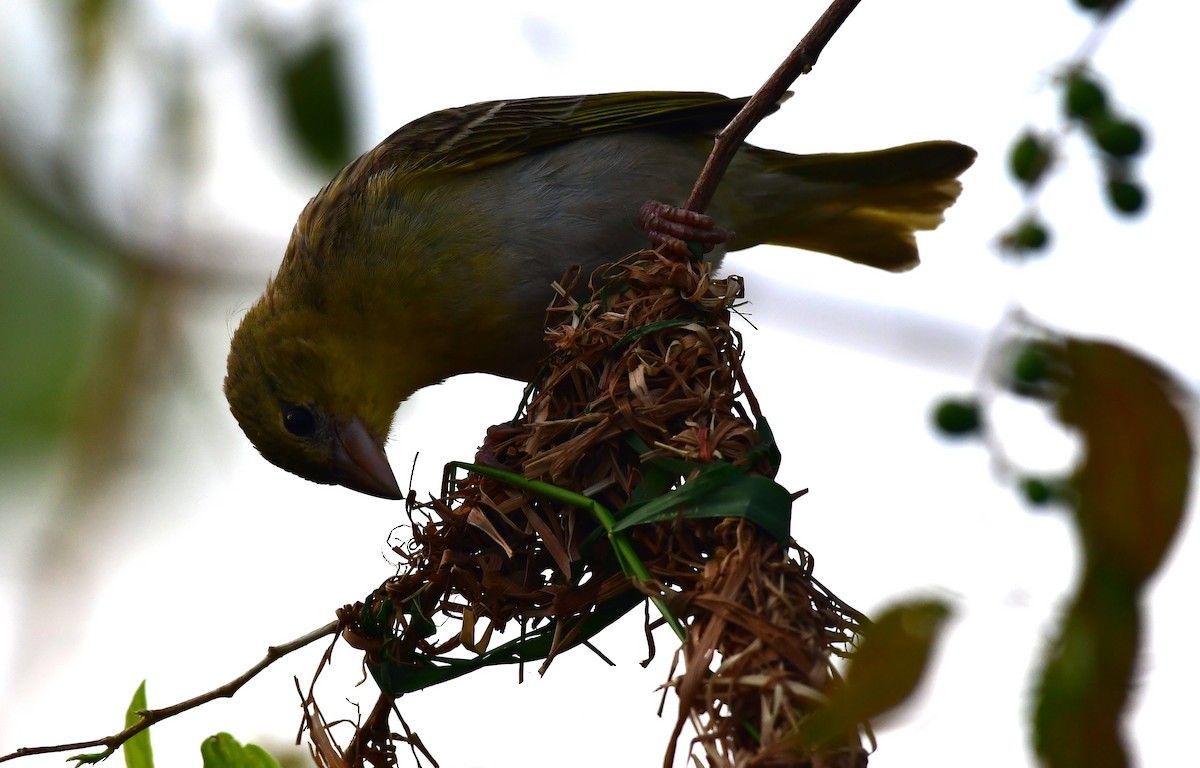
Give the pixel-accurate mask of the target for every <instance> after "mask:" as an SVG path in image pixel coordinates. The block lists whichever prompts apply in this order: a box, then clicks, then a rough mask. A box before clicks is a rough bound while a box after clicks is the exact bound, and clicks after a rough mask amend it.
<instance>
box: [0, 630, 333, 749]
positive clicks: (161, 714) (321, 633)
mask: <svg viewBox="0 0 1200 768" xmlns="http://www.w3.org/2000/svg"><path fill="white" fill-rule="evenodd" d="M337 630H338V622H336V621H331V622H329V623H328V624H326V625H325V626H323V627H321V628H320V629H314V630H313V631H312V632H309V633H308V634H306V635H304V636H302V637H298V638H296V639H295V640H292V641H291V642H289V643H284V644H283V645H273V646H271V647H270V648H267V655H266V656H264V657H263V659H262V661H260V662H258V663H257V664H255V665H254V666H253V667H251V668H250V669H248V670H246V671H245V672H243V673H242V674H240V675H238V676H237V677H235V678H234V679H232V680H230V681H229V682H228V683H225V684H224V685H222V686H220V687H217V688H214V689H212V690H211V691H209V692H207V693H202V694H200V695H199V696H196V697H194V698H191V699H188V700H187V701H181V702H179V703H178V704H174V705H172V706H169V707H163V708H162V709H147V710H145V711H142V712H139V713H138V715H140V716H141V719H140V720H138V721H137V722H136V723H134V724H133V725H131V726H129V727H128V728H126V729H125V730H123V731H121V732H120V733H114V734H113V735H111V736H105V737H104V738H100V739H92V740H91V741H76V742H72V743H70V744H56V745H54V746H46V747H22V748H20V749H18V750H17V751H16V752H12V753H10V754H7V755H0V763H3V762H6V761H8V760H15V759H17V758H18V757H27V756H29V755H44V754H48V753H53V752H73V751H75V750H80V749H88V748H90V747H104V750H105V751H104V756H105V757H107V756H108V755H111V754H112V753H114V752H116V751H117V750H118V749H119V748H120V747H121V745H122V744H124V743H125V742H126V741H128V740H129V739H130V738H132V737H133V736H136V735H137V734H139V733H141V732H142V731H144V730H146V729H147V728H149V727H150V726H152V725H154V724H155V723H160V722H162V721H163V720H166V719H168V718H171V717H174V716H175V715H178V714H180V713H182V712H187V711H188V710H189V709H195V708H196V707H198V706H200V705H201V704H207V703H208V702H210V701H213V700H215V699H228V698H232V696H233V695H234V694H235V693H237V692H238V689H240V688H241V687H242V686H243V685H245V684H246V683H248V682H250V680H252V679H253V678H254V677H255V676H256V675H258V673H259V672H262V671H263V670H264V669H266V668H267V667H269V666H271V665H272V664H274V663H275V662H276V661H278V660H279V659H282V658H283V657H284V656H287V655H288V654H289V653H291V652H292V651H297V650H299V649H301V648H303V647H304V646H306V645H310V644H311V643H313V642H314V641H316V640H320V639H321V638H322V637H325V636H326V635H332V634H334V633H336V632H337ZM98 759H101V758H100V757H99V756H97V757H96V759H91V758H90V757H89V759H87V760H86V761H85V762H96V760H98Z"/></svg>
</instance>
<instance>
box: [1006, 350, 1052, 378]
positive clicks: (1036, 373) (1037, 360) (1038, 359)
mask: <svg viewBox="0 0 1200 768" xmlns="http://www.w3.org/2000/svg"><path fill="white" fill-rule="evenodd" d="M1049 373H1050V358H1049V357H1048V356H1047V355H1046V352H1045V350H1044V349H1042V348H1041V347H1039V346H1038V345H1035V344H1026V345H1024V346H1022V347H1021V351H1020V352H1018V353H1017V356H1016V359H1014V360H1013V363H1012V375H1013V378H1014V379H1016V380H1017V381H1018V382H1020V383H1021V384H1040V383H1041V382H1043V381H1045V380H1046V377H1047V376H1048V375H1049Z"/></svg>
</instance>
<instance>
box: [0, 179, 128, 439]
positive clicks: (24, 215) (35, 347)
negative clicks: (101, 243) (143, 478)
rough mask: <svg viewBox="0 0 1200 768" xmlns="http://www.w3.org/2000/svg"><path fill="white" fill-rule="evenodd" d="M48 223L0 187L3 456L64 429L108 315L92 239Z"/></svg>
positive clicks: (109, 299) (107, 285)
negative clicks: (83, 238)
mask: <svg viewBox="0 0 1200 768" xmlns="http://www.w3.org/2000/svg"><path fill="white" fill-rule="evenodd" d="M42 225H45V226H42ZM50 225H51V222H48V221H42V220H40V219H39V218H38V217H36V216H31V215H29V211H27V210H25V209H24V208H22V207H20V206H18V205H17V204H16V203H15V200H14V199H13V197H11V196H10V195H9V194H7V190H5V189H3V188H2V187H0V371H3V372H4V374H3V375H2V376H0V461H2V460H5V459H6V458H10V459H11V458H12V457H14V456H16V455H22V454H29V453H33V452H36V451H38V450H40V449H43V448H45V447H47V446H48V445H49V444H51V443H53V442H54V441H55V440H56V439H58V438H59V437H60V436H61V434H62V432H63V430H64V429H65V428H66V427H67V426H68V424H69V423H70V420H71V419H72V418H73V417H74V416H75V415H76V413H75V410H76V403H77V400H78V397H79V395H80V393H81V391H82V390H83V388H84V386H85V385H86V383H87V381H88V378H89V376H90V374H91V371H92V369H93V368H94V366H95V365H96V364H97V363H98V358H99V355H100V350H101V347H102V344H103V341H104V337H105V333H106V330H107V329H108V328H109V327H110V321H111V319H112V316H113V309H114V307H113V299H114V290H113V282H112V276H111V275H109V274H107V273H106V272H105V271H104V270H103V269H98V268H95V264H96V262H97V261H98V259H95V258H92V257H91V256H89V255H87V254H85V253H84V251H87V250H93V251H94V250H95V247H94V246H91V245H90V244H88V243H87V242H85V241H82V240H80V239H78V238H73V237H69V236H67V237H64V236H63V235H64V233H62V232H61V231H59V230H58V229H56V228H54V227H52V226H50Z"/></svg>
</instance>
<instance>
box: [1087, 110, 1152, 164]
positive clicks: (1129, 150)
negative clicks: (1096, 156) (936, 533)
mask: <svg viewBox="0 0 1200 768" xmlns="http://www.w3.org/2000/svg"><path fill="white" fill-rule="evenodd" d="M1092 137H1093V138H1094V139H1095V140H1096V145H1097V146H1099V147H1100V149H1102V150H1104V151H1105V152H1107V153H1108V154H1110V155H1112V156H1113V157H1132V156H1134V155H1136V154H1137V153H1138V152H1141V151H1142V145H1143V144H1144V143H1145V136H1144V135H1143V134H1142V129H1141V126H1139V125H1138V124H1137V123H1135V122H1133V121H1132V120H1114V119H1102V120H1099V121H1097V122H1096V123H1095V124H1094V125H1093V126H1092Z"/></svg>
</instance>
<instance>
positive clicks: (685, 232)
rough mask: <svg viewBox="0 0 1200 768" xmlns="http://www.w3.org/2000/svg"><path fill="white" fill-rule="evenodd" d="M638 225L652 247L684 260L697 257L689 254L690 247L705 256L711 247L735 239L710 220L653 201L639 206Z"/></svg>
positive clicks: (699, 214)
mask: <svg viewBox="0 0 1200 768" xmlns="http://www.w3.org/2000/svg"><path fill="white" fill-rule="evenodd" d="M638 225H639V226H640V227H641V228H642V229H643V230H645V232H646V235H647V236H648V237H649V238H650V242H651V243H653V244H654V245H655V246H661V247H662V248H663V249H664V250H665V251H667V252H669V253H672V254H674V255H676V256H680V257H683V258H693V257H694V256H698V255H699V254H694V253H693V252H692V251H691V249H690V248H689V247H688V244H689V243H696V244H698V245H699V246H700V248H701V249H702V250H703V252H704V253H708V252H709V251H711V250H712V249H713V246H716V245H719V244H721V243H723V242H725V241H727V240H728V239H729V238H731V237H733V235H734V233H733V232H732V231H731V230H728V229H722V228H721V227H718V226H717V225H716V222H714V221H713V218H712V217H711V216H706V215H704V214H703V213H696V212H695V211H689V210H686V209H684V208H678V207H676V206H674V205H667V204H666V203H660V202H657V201H655V200H648V201H646V202H645V203H642V207H641V208H639V209H638Z"/></svg>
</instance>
